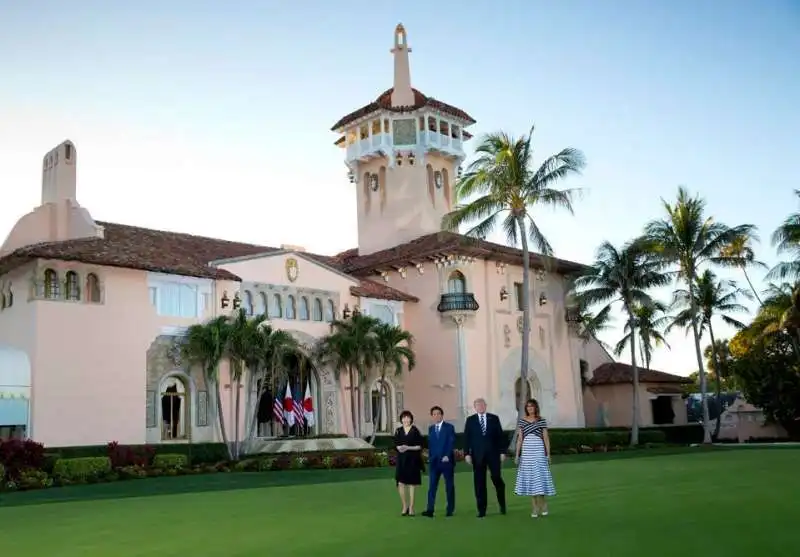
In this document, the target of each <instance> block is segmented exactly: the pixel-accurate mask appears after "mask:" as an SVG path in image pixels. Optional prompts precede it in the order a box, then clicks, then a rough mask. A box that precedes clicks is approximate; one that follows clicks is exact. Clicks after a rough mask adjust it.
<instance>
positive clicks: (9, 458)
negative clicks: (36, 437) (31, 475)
mask: <svg viewBox="0 0 800 557" xmlns="http://www.w3.org/2000/svg"><path fill="white" fill-rule="evenodd" d="M0 464H2V465H3V466H4V467H5V470H6V474H7V475H8V477H9V478H11V479H15V478H16V477H17V476H18V475H19V472H20V471H21V470H30V469H34V470H41V469H42V465H43V464H44V445H42V444H41V443H37V442H35V441H31V440H30V439H24V440H23V439H8V440H6V441H0Z"/></svg>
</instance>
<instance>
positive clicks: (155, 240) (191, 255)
mask: <svg viewBox="0 0 800 557" xmlns="http://www.w3.org/2000/svg"><path fill="white" fill-rule="evenodd" d="M97 224H98V225H100V226H102V227H104V233H105V235H104V237H103V238H86V239H79V240H68V241H64V242H48V243H41V244H34V245H31V246H25V247H22V248H19V249H16V250H14V251H13V252H11V253H10V254H8V255H6V256H4V257H2V258H0V273H5V272H8V271H9V270H11V269H14V268H16V267H18V266H20V265H23V264H25V263H27V262H29V261H34V260H36V259H55V260H60V261H80V262H82V263H89V264H94V265H104V266H109V267H123V268H127V269H141V270H143V271H152V272H160V273H169V274H177V275H184V276H192V277H201V278H212V279H218V280H235V281H239V280H241V279H240V278H239V277H238V276H236V275H235V274H233V273H231V272H229V271H226V270H224V269H220V268H217V267H213V266H210V265H209V263H210V262H212V261H216V260H220V259H231V258H236V257H246V256H249V255H258V254H263V253H269V252H271V251H279V250H280V248H275V247H270V246H260V245H256V244H245V243H241V242H230V241H227V240H219V239H216V238H207V237H203V236H194V235H192V234H183V233H179V232H167V231H165V230H153V229H149V228H141V227H138V226H129V225H125V224H116V223H111V222H99V221H98V222H97ZM305 255H306V256H308V257H310V258H311V259H314V260H316V261H319V262H320V263H323V264H325V265H328V266H329V267H333V268H335V269H338V270H341V262H340V261H339V260H338V258H336V257H329V256H326V255H319V254H315V253H305ZM351 292H352V293H353V294H354V295H356V296H368V297H371V298H379V299H386V300H398V301H411V302H416V301H418V299H417V298H415V297H414V296H410V295H408V294H406V293H404V292H401V291H400V290H397V289H396V288H391V287H389V286H385V285H383V284H379V283H377V282H374V281H371V280H365V279H362V280H361V284H360V285H359V286H354V287H353V288H351Z"/></svg>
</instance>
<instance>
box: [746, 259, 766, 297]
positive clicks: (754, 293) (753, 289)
mask: <svg viewBox="0 0 800 557" xmlns="http://www.w3.org/2000/svg"><path fill="white" fill-rule="evenodd" d="M742 272H743V273H744V280H746V281H747V284H749V285H750V290H752V291H753V295H754V296H755V297H756V300H758V305H759V307H761V306H763V305H764V302H762V301H761V298H760V297H759V296H758V292H756V289H755V287H754V286H753V283H752V282H750V277H749V276H748V274H747V269H746V268H745V267H744V266H742Z"/></svg>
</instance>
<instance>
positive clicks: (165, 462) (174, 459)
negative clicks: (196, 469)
mask: <svg viewBox="0 0 800 557" xmlns="http://www.w3.org/2000/svg"><path fill="white" fill-rule="evenodd" d="M188 465H189V459H188V458H187V457H186V455H184V454H159V455H156V456H155V457H154V458H153V467H154V468H162V469H164V470H183V469H184V468H186V467H187V466H188Z"/></svg>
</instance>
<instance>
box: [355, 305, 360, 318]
mask: <svg viewBox="0 0 800 557" xmlns="http://www.w3.org/2000/svg"><path fill="white" fill-rule="evenodd" d="M359 315H361V310H360V309H359V307H358V306H356V307H354V308H353V317H358V316H359Z"/></svg>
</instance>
